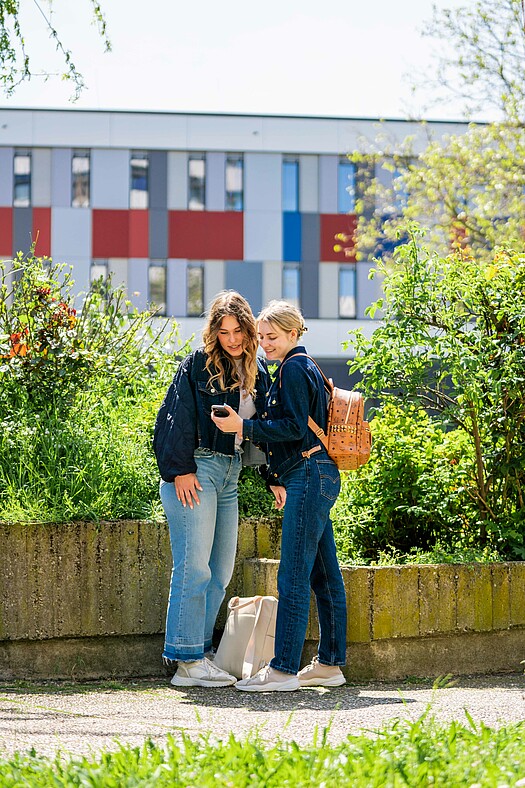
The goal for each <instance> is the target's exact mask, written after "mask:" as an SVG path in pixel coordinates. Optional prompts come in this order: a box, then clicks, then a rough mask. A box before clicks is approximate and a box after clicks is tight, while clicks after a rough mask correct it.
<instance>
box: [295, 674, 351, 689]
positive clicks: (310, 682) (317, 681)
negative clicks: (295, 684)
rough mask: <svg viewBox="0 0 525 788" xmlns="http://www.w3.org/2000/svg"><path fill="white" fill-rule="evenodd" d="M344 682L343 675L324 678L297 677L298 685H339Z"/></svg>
mask: <svg viewBox="0 0 525 788" xmlns="http://www.w3.org/2000/svg"><path fill="white" fill-rule="evenodd" d="M343 684H346V679H345V677H344V676H333V677H332V678H326V679H301V678H299V686H300V687H341V686H342V685H343Z"/></svg>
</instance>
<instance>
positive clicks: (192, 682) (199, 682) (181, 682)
mask: <svg viewBox="0 0 525 788" xmlns="http://www.w3.org/2000/svg"><path fill="white" fill-rule="evenodd" d="M236 681H237V679H231V680H229V681H210V680H209V679H190V678H186V677H185V676H173V678H172V680H171V683H172V684H173V686H174V687H231V686H232V684H235V682H236Z"/></svg>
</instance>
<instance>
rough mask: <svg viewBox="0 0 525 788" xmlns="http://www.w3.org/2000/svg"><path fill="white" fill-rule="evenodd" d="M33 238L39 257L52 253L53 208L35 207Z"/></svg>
mask: <svg viewBox="0 0 525 788" xmlns="http://www.w3.org/2000/svg"><path fill="white" fill-rule="evenodd" d="M33 240H34V241H36V246H35V254H36V256H37V257H49V256H50V255H51V208H33Z"/></svg>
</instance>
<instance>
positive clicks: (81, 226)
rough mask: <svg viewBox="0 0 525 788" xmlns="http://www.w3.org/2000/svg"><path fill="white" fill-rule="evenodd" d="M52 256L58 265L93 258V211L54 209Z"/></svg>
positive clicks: (52, 217)
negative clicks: (78, 259) (77, 259)
mask: <svg viewBox="0 0 525 788" xmlns="http://www.w3.org/2000/svg"><path fill="white" fill-rule="evenodd" d="M51 255H52V257H53V260H54V261H55V262H57V263H61V262H65V263H68V262H69V261H70V260H72V259H74V258H75V257H78V256H80V257H89V258H91V257H92V254H91V211H90V210H84V211H80V210H79V209H78V208H53V210H52V212H51Z"/></svg>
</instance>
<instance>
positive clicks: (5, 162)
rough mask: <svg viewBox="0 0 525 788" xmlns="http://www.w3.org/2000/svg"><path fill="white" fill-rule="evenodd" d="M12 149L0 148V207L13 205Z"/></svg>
mask: <svg viewBox="0 0 525 788" xmlns="http://www.w3.org/2000/svg"><path fill="white" fill-rule="evenodd" d="M13 156H14V149H13V148H0V205H1V206H3V207H5V206H11V205H12V204H13V180H14V175H13Z"/></svg>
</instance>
